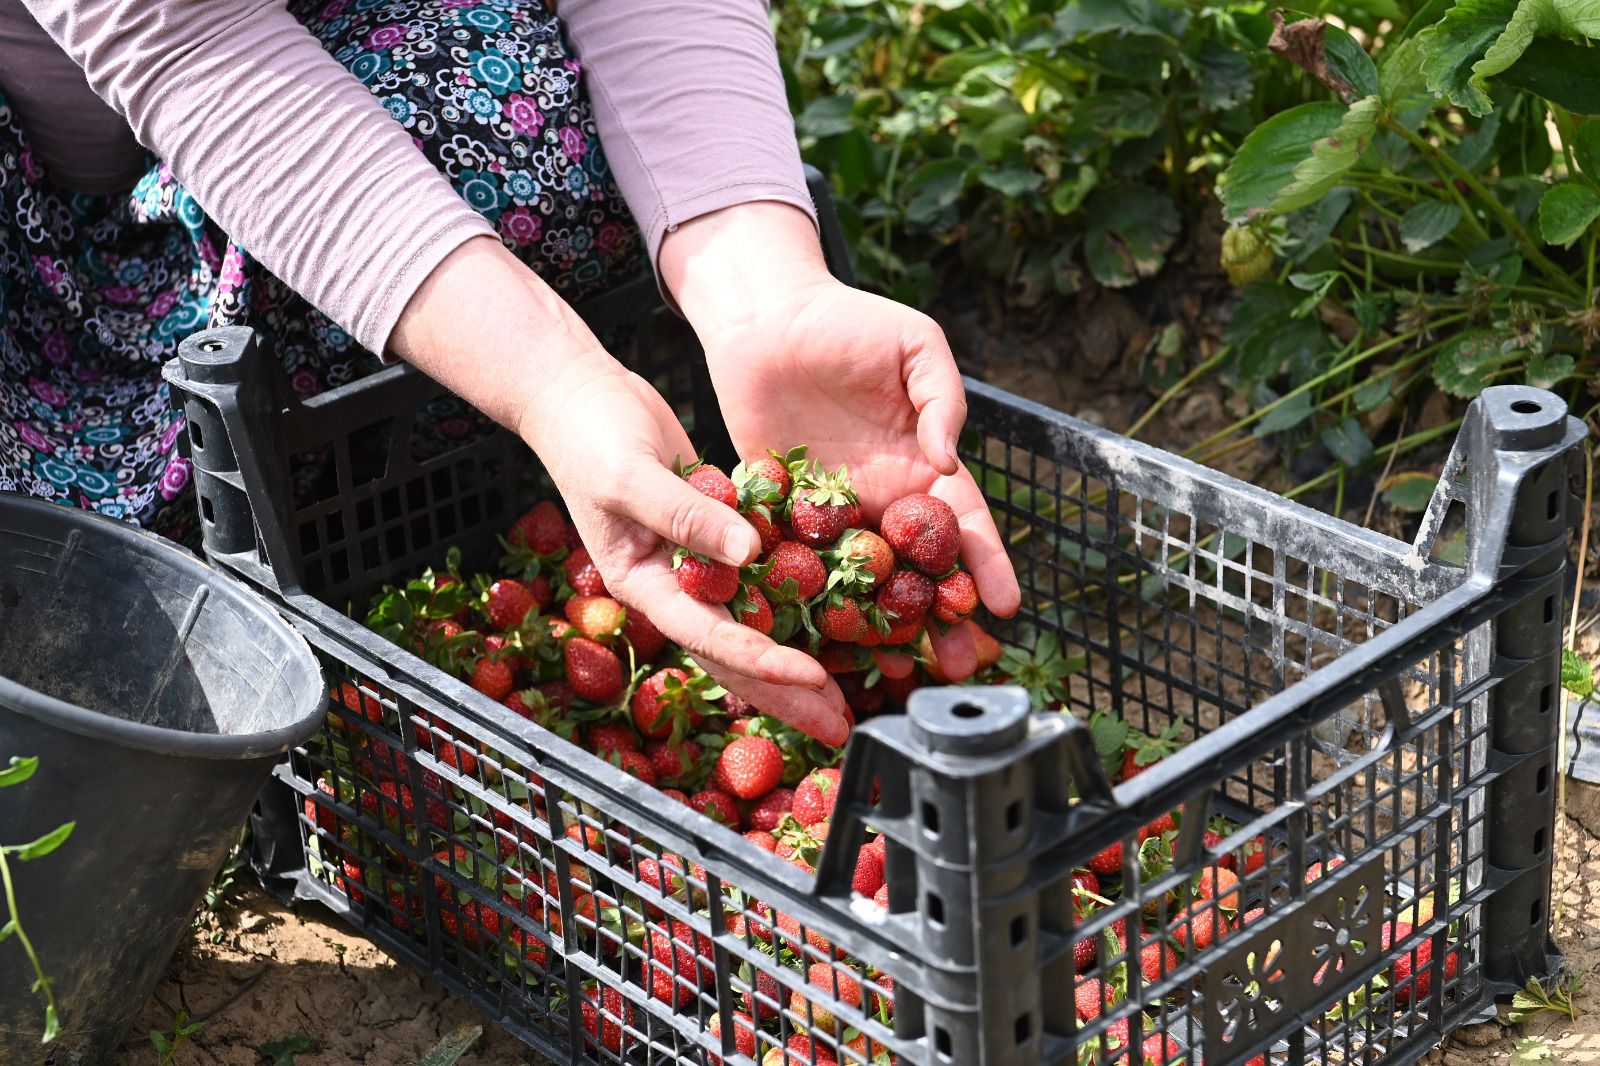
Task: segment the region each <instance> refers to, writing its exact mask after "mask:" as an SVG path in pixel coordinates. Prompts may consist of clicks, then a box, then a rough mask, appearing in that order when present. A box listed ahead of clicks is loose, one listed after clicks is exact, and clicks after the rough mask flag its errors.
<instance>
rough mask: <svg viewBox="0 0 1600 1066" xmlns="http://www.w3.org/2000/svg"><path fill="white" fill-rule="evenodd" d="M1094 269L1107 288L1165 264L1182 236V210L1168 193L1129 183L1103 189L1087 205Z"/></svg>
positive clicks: (1087, 246)
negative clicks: (1175, 242)
mask: <svg viewBox="0 0 1600 1066" xmlns="http://www.w3.org/2000/svg"><path fill="white" fill-rule="evenodd" d="M1084 211H1085V213H1086V214H1087V215H1088V219H1089V224H1088V228H1087V230H1085V232H1084V236H1083V247H1084V256H1085V258H1086V259H1087V260H1088V263H1089V272H1090V273H1091V274H1093V275H1094V277H1095V280H1096V281H1098V282H1099V283H1100V284H1102V285H1104V286H1106V287H1107V288H1113V289H1115V288H1123V287H1125V286H1128V285H1132V284H1133V283H1134V282H1135V281H1138V280H1139V279H1140V278H1147V277H1150V276H1151V275H1152V274H1154V273H1155V272H1156V271H1158V270H1160V269H1161V264H1162V263H1164V262H1165V261H1166V255H1167V251H1168V250H1169V249H1170V248H1171V247H1172V242H1173V241H1175V240H1176V239H1177V237H1178V229H1179V225H1180V220H1179V217H1178V209H1177V208H1176V207H1174V206H1173V204H1172V201H1171V200H1169V199H1167V197H1166V195H1165V194H1164V193H1160V192H1157V191H1156V190H1154V189H1151V188H1149V187H1147V186H1143V185H1137V184H1128V185H1114V186H1111V187H1110V188H1105V189H1100V190H1098V191H1096V192H1095V194H1094V195H1093V196H1091V197H1089V199H1088V201H1087V202H1086V203H1085V204H1084Z"/></svg>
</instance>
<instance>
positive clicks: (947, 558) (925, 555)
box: [878, 493, 961, 577]
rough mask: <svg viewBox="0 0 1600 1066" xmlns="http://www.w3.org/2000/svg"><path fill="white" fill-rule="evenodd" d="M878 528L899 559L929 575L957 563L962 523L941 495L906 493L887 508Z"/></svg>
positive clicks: (940, 571)
mask: <svg viewBox="0 0 1600 1066" xmlns="http://www.w3.org/2000/svg"><path fill="white" fill-rule="evenodd" d="M878 529H879V531H880V532H881V533H882V534H883V539H884V540H886V541H888V542H889V547H891V548H893V549H894V554H895V557H896V558H897V559H899V560H900V561H901V562H904V563H910V564H911V565H912V566H914V567H916V568H917V569H918V570H920V571H922V572H923V573H924V574H927V575H928V576H929V577H939V576H940V575H942V574H944V573H946V572H947V571H948V570H950V568H951V567H953V566H955V565H956V556H957V555H958V554H959V553H960V550H961V526H960V525H959V524H958V523H957V522H956V513H955V511H954V510H952V509H951V507H950V505H949V504H948V503H945V502H944V501H943V500H941V499H938V498H937V497H934V496H929V495H927V494H926V493H917V494H915V495H911V496H902V497H901V498H900V499H898V500H896V501H894V502H893V503H891V504H890V505H889V506H888V507H886V508H884V511H883V517H882V518H881V519H879V521H878Z"/></svg>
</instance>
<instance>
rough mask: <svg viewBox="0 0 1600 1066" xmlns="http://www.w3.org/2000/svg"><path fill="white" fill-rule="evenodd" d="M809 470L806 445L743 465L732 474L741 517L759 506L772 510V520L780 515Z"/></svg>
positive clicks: (742, 463)
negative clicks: (800, 480)
mask: <svg viewBox="0 0 1600 1066" xmlns="http://www.w3.org/2000/svg"><path fill="white" fill-rule="evenodd" d="M805 469H806V446H805V445H804V444H802V445H799V446H798V447H794V448H790V449H789V451H788V452H787V453H785V454H783V455H780V454H778V453H777V452H776V451H768V452H767V454H766V455H764V456H762V457H761V458H759V459H753V460H751V461H750V462H748V463H744V462H741V463H739V464H738V465H736V466H735V467H734V468H733V473H732V474H731V475H729V476H730V477H732V479H733V486H734V489H735V490H736V491H737V493H738V502H737V503H736V504H735V506H736V507H737V508H738V509H739V511H740V513H741V514H748V513H749V512H750V511H752V510H753V509H755V508H756V507H765V508H768V517H769V518H770V517H772V516H773V515H774V514H776V513H780V512H781V511H782V509H783V505H784V503H785V501H786V500H787V499H788V497H789V490H790V489H791V488H793V486H794V483H795V481H796V479H797V478H798V477H799V476H800V475H801V474H803V473H804V472H805Z"/></svg>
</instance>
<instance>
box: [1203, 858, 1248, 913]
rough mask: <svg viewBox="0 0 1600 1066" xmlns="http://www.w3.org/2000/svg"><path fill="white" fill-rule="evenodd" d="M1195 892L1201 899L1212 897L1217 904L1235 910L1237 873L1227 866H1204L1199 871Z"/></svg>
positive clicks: (1237, 907) (1237, 906)
mask: <svg viewBox="0 0 1600 1066" xmlns="http://www.w3.org/2000/svg"><path fill="white" fill-rule="evenodd" d="M1195 893H1196V894H1197V895H1198V896H1199V897H1200V898H1201V899H1214V900H1216V901H1217V906H1219V907H1225V908H1227V909H1228V910H1230V911H1235V912H1237V911H1238V909H1239V875H1238V874H1235V873H1234V872H1233V871H1232V870H1229V869H1228V868H1227V867H1224V866H1218V867H1215V868H1212V867H1209V866H1208V867H1206V868H1205V869H1204V870H1201V871H1200V880H1199V882H1198V883H1197V884H1196V886H1195Z"/></svg>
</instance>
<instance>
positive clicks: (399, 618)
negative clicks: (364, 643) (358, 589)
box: [366, 548, 477, 645]
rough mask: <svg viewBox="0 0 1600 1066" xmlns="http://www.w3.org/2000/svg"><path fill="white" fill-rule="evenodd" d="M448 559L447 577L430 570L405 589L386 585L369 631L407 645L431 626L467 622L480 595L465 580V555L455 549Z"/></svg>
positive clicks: (376, 597)
mask: <svg viewBox="0 0 1600 1066" xmlns="http://www.w3.org/2000/svg"><path fill="white" fill-rule="evenodd" d="M445 558H446V573H444V574H439V573H436V572H435V571H434V570H432V569H431V568H430V569H428V570H424V571H423V572H422V576H421V577H417V578H413V579H412V580H410V581H408V582H406V583H405V585H404V586H400V587H396V586H394V585H385V586H384V587H383V588H382V590H380V591H379V592H378V593H377V594H376V595H374V596H373V597H372V604H371V607H370V608H369V610H368V611H367V618H366V624H367V627H368V628H369V629H372V630H375V631H376V632H377V633H378V634H379V635H381V636H383V637H384V638H385V639H387V640H390V641H393V642H394V643H396V644H400V645H407V644H410V643H411V641H412V638H413V637H415V636H416V635H417V634H418V633H419V632H420V631H421V630H422V629H423V627H424V626H426V625H428V624H429V623H433V622H445V621H453V622H456V623H458V624H459V623H460V622H461V621H463V620H464V618H465V614H464V612H465V611H466V610H467V609H468V608H469V607H470V606H471V604H472V602H473V601H474V600H475V599H477V593H476V591H475V590H474V589H473V588H472V587H471V586H470V585H468V584H467V583H466V582H465V581H462V580H461V576H460V570H459V567H460V562H461V553H460V552H459V551H458V550H457V549H455V548H451V549H450V551H449V552H447V553H446V556H445Z"/></svg>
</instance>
